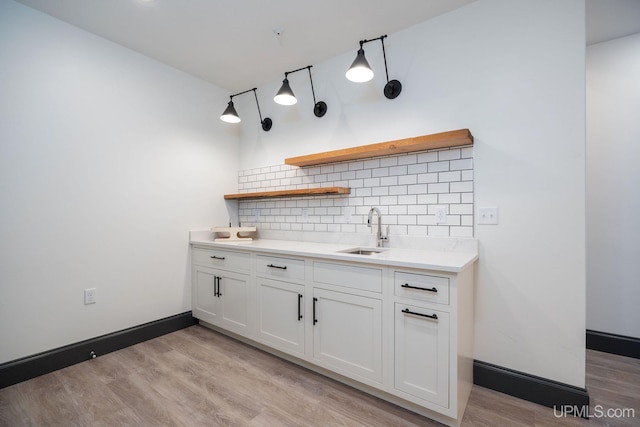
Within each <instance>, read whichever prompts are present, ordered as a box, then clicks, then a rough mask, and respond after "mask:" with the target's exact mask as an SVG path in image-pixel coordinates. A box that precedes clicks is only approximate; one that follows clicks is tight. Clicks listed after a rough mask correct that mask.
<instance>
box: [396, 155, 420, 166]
mask: <svg viewBox="0 0 640 427" xmlns="http://www.w3.org/2000/svg"><path fill="white" fill-rule="evenodd" d="M417 159H418V155H417V154H404V155H400V156H398V165H410V164H413V163H416V162H417V161H418V160H417Z"/></svg>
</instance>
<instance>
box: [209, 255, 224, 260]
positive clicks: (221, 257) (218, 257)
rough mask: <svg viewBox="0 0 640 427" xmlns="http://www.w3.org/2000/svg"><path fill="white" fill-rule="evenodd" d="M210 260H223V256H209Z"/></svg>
mask: <svg viewBox="0 0 640 427" xmlns="http://www.w3.org/2000/svg"><path fill="white" fill-rule="evenodd" d="M210 258H212V259H224V257H223V256H215V255H211V256H210Z"/></svg>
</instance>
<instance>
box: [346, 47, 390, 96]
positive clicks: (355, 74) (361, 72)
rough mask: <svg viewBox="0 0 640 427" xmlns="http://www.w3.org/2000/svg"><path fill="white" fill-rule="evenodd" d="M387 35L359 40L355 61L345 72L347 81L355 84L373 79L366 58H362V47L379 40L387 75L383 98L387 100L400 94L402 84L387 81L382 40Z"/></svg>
mask: <svg viewBox="0 0 640 427" xmlns="http://www.w3.org/2000/svg"><path fill="white" fill-rule="evenodd" d="M386 37H387V35H386V34H385V35H382V36H380V37H376V38H375V39H370V40H360V49H358V53H357V55H356V59H355V60H354V61H353V64H351V67H349V69H348V70H347V73H346V76H347V78H348V79H349V80H351V81H352V82H356V83H364V82H368V81H369V80H371V79H372V78H373V70H372V69H371V67H370V66H369V62H367V58H365V57H364V49H363V48H362V45H363V44H365V43H369V42H372V41H375V40H380V42H381V43H382V56H383V58H384V72H385V73H386V74H387V84H386V85H385V87H384V96H386V97H387V98H388V99H395V98H397V97H398V95H400V92H402V84H401V83H400V82H399V81H398V80H391V81H389V71H388V70H387V54H386V52H385V50H384V39H385V38H386Z"/></svg>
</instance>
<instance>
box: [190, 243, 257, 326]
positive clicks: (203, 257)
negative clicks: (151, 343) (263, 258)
mask: <svg viewBox="0 0 640 427" xmlns="http://www.w3.org/2000/svg"><path fill="white" fill-rule="evenodd" d="M250 259H251V257H250V255H248V254H245V253H237V252H228V251H226V252H223V251H208V250H204V249H197V251H196V250H194V254H193V264H194V265H193V269H192V276H193V277H192V282H193V285H192V313H193V316H194V317H196V318H198V319H201V320H204V321H205V322H209V323H211V324H213V325H216V326H220V327H222V328H225V329H228V330H231V331H233V332H236V333H238V334H241V335H245V336H247V335H250V329H251V327H250V320H249V319H250V304H251V300H250V294H251V292H250V291H251V276H250V275H249V274H245V273H242V271H247V269H249V268H250V265H251V264H250V262H247V260H249V261H250ZM217 264H219V265H221V266H222V267H225V268H237V269H238V270H239V271H241V272H240V273H239V272H237V271H231V270H226V269H222V268H212V267H210V266H211V265H217ZM205 265H206V266H205Z"/></svg>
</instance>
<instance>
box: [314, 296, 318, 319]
mask: <svg viewBox="0 0 640 427" xmlns="http://www.w3.org/2000/svg"><path fill="white" fill-rule="evenodd" d="M317 302H318V298H313V324H314V325H315V324H316V323H318V319H316V303H317Z"/></svg>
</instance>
